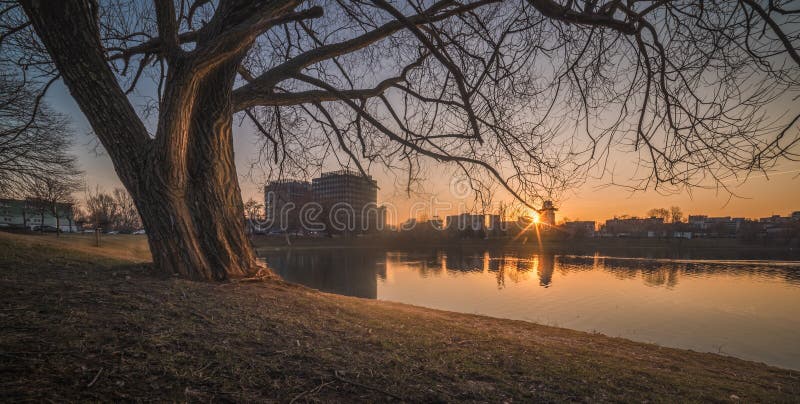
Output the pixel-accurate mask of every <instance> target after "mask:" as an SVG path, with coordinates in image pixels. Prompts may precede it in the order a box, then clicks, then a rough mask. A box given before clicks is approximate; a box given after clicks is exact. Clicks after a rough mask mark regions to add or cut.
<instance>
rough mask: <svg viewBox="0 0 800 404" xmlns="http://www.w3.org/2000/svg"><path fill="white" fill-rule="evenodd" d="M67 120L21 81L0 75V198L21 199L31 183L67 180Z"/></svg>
mask: <svg viewBox="0 0 800 404" xmlns="http://www.w3.org/2000/svg"><path fill="white" fill-rule="evenodd" d="M71 137H72V133H71V130H70V128H69V121H68V119H67V118H66V117H65V116H64V115H62V114H59V113H56V112H54V111H52V110H51V109H50V108H49V107H48V106H47V105H46V104H45V103H44V102H42V100H41V94H37V93H36V92H34V91H32V90H31V89H30V88H29V84H28V83H26V82H25V81H21V80H15V79H14V78H13V77H12V76H11V75H10V74H8V73H6V72H0V195H6V196H23V195H22V194H24V191H25V190H27V189H29V188H30V187H31V186H33V184H32V182H37V181H38V182H39V184H38V185H41V184H42V183H41V181H42V180H47V179H53V178H58V177H64V176H70V175H71V174H72V173H73V172H74V171H75V157H74V156H71V155H70V154H69V147H70V139H71Z"/></svg>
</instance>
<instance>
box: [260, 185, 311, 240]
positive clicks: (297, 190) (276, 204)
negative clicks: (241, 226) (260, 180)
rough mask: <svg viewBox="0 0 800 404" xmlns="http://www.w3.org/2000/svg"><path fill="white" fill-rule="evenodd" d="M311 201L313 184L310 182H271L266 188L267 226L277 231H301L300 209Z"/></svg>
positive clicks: (265, 209)
mask: <svg viewBox="0 0 800 404" xmlns="http://www.w3.org/2000/svg"><path fill="white" fill-rule="evenodd" d="M311 201H312V193H311V184H310V183H309V182H308V181H297V180H280V181H272V182H270V183H269V184H267V185H266V186H264V211H265V216H266V219H267V224H268V225H269V226H270V228H271V229H276V230H277V229H280V230H299V229H300V227H301V226H300V209H301V208H302V207H303V205H305V204H306V203H308V202H311ZM292 204H293V205H292Z"/></svg>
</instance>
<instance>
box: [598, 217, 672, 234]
mask: <svg viewBox="0 0 800 404" xmlns="http://www.w3.org/2000/svg"><path fill="white" fill-rule="evenodd" d="M663 229H664V219H663V218H660V217H649V218H638V217H631V218H614V219H608V220H606V223H605V225H604V226H603V233H605V234H608V235H612V236H617V237H657V236H658V235H660V234H662V233H663Z"/></svg>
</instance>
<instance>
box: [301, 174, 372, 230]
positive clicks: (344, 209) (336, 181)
mask: <svg viewBox="0 0 800 404" xmlns="http://www.w3.org/2000/svg"><path fill="white" fill-rule="evenodd" d="M311 189H312V191H313V194H314V199H315V200H316V201H317V202H319V203H320V204H322V206H323V207H324V208H325V210H326V212H328V214H329V217H330V218H332V219H334V220H332V221H333V222H336V223H333V224H332V226H331V227H332V230H333V231H334V232H339V233H346V232H355V233H360V232H364V231H369V230H374V229H378V228H382V226H384V225H385V221H386V209H384V208H382V207H378V205H377V202H378V182H377V181H375V180H374V179H372V177H371V176H364V175H362V174H360V173H357V172H354V171H350V170H340V171H332V172H327V173H323V174H322V175H321V176H320V177H319V178H314V179H313V180H312V181H311ZM330 213H333V215H330ZM379 226H380V227H379Z"/></svg>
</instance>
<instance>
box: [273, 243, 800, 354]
mask: <svg viewBox="0 0 800 404" xmlns="http://www.w3.org/2000/svg"><path fill="white" fill-rule="evenodd" d="M264 259H265V260H266V262H267V264H268V265H269V266H270V267H272V268H273V269H274V270H275V271H276V272H277V273H279V274H280V275H281V276H283V277H284V278H285V279H287V280H289V281H292V282H297V283H301V284H304V285H307V286H310V287H313V288H317V289H320V290H323V291H326V292H332V293H338V294H343V295H349V296H357V297H363V298H370V299H381V300H391V301H396V302H403V303H410V304H415V305H419V306H426V307H432V308H437V309H444V310H450V311H458V312H463V313H476V314H483V315H488V316H493V317H503V318H510V319H517V320H527V321H533V322H537V323H540V324H546V325H554V326H559V327H564V328H571V329H575V330H582V331H590V332H600V333H603V334H606V335H610V336H619V337H624V338H628V339H632V340H636V341H644V342H652V343H656V344H659V345H664V346H671V347H679V348H686V349H692V350H696V351H704V352H719V353H723V354H726V355H731V356H736V357H740V358H743V359H749V360H754V361H759V362H765V363H769V364H772V365H776V366H781V367H786V368H793V369H800V262H796V261H794V262H781V261H735V260H731V261H723V260H667V259H636V258H613V257H601V256H588V257H587V256H572V255H555V254H547V253H530V252H527V253H525V252H517V251H510V250H500V251H491V252H490V251H486V252H470V253H465V252H463V251H448V250H436V251H429V252H425V253H419V252H413V253H412V252H391V251H390V252H380V251H376V250H370V249H341V250H333V249H331V250H294V251H283V252H276V253H270V254H267V255H265V256H264Z"/></svg>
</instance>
